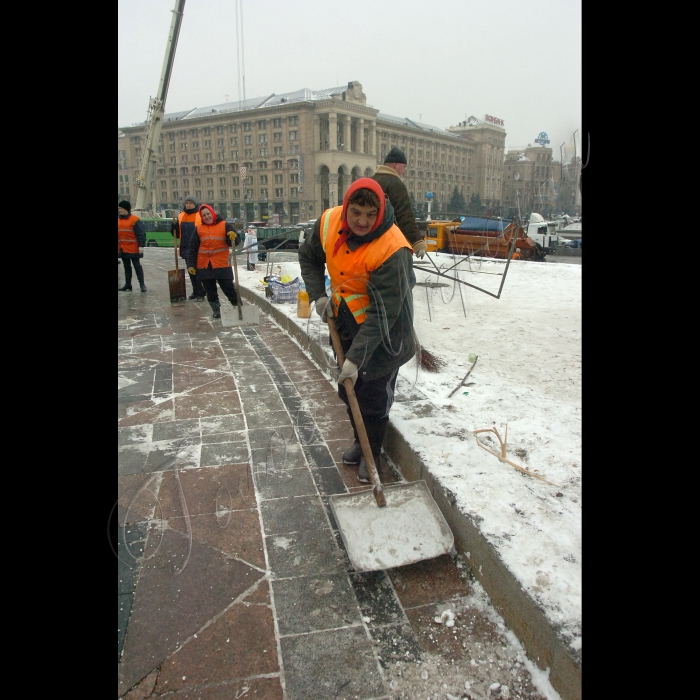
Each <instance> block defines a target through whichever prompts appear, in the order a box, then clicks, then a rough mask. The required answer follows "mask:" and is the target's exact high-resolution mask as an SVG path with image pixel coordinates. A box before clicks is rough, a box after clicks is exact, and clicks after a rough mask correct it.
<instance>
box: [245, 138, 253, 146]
mask: <svg viewBox="0 0 700 700" xmlns="http://www.w3.org/2000/svg"><path fill="white" fill-rule="evenodd" d="M243 140H244V142H245V145H246V146H252V145H253V137H252V136H244V137H243Z"/></svg>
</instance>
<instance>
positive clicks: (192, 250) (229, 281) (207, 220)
mask: <svg viewBox="0 0 700 700" xmlns="http://www.w3.org/2000/svg"><path fill="white" fill-rule="evenodd" d="M199 215H200V216H201V217H202V223H201V224H199V225H198V226H196V227H195V229H194V232H193V233H192V235H191V236H190V242H189V247H188V248H187V271H188V272H189V273H190V275H196V276H197V278H198V279H199V280H200V281H201V282H202V285H203V286H204V291H205V292H206V294H207V301H208V302H209V306H211V308H212V311H213V312H214V315H213V318H221V304H220V303H219V294H218V292H217V290H216V283H217V282H218V283H219V287H221V291H222V292H223V293H224V294H225V295H226V298H227V299H228V300H229V301H230V302H231V304H232V305H233V306H237V305H238V295H237V291H236V286H235V285H234V283H233V270H232V269H231V265H229V262H228V255H229V248H231V246H232V245H233V247H234V249H235V246H236V245H238V243H240V240H241V239H240V236H239V235H238V233H237V232H236V229H235V226H234V224H232V223H229V222H228V221H226V220H225V219H222V218H221V217H220V216H219V215H218V214H217V213H216V212H215V211H214V209H213V208H212V207H211V206H209V205H208V204H202V206H201V207H199Z"/></svg>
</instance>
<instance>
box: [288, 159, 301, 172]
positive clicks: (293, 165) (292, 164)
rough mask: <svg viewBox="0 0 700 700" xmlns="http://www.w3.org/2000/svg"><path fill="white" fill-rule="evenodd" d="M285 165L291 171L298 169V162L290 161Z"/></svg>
mask: <svg viewBox="0 0 700 700" xmlns="http://www.w3.org/2000/svg"><path fill="white" fill-rule="evenodd" d="M287 165H289V168H290V169H291V170H298V169H299V161H298V160H290V161H289V163H288V164H287Z"/></svg>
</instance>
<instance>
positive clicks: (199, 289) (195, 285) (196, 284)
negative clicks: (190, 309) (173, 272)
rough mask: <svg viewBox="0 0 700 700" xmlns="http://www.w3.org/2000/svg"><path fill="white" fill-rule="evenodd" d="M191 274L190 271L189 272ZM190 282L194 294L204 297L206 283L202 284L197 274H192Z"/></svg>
mask: <svg viewBox="0 0 700 700" xmlns="http://www.w3.org/2000/svg"><path fill="white" fill-rule="evenodd" d="M187 274H188V275H190V273H189V272H188V273H187ZM190 282H192V294H194V295H195V296H197V297H203V296H204V285H203V284H202V282H201V280H200V279H199V277H197V275H190Z"/></svg>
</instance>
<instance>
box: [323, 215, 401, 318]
mask: <svg viewBox="0 0 700 700" xmlns="http://www.w3.org/2000/svg"><path fill="white" fill-rule="evenodd" d="M342 213H343V207H342V206H341V207H333V209H327V210H326V211H325V212H324V213H323V216H322V217H321V245H322V246H323V250H324V251H325V252H326V267H327V268H328V274H329V275H330V278H331V287H332V289H333V294H332V295H331V301H332V303H333V306H334V307H335V312H336V315H337V312H338V308H339V306H340V302H341V300H342V299H345V303H346V304H347V306H348V308H349V309H350V311H352V315H353V316H354V318H355V321H357V323H363V322H364V321H365V319H366V318H367V313H366V312H367V309H368V308H369V305H370V296H369V294H368V293H367V283H368V282H369V278H370V274H371V273H372V272H374V270H376V269H377V268H378V267H379V266H380V265H381V264H382V263H384V262H385V261H386V260H387V259H388V258H389V257H391V256H392V255H393V254H394V253H395V252H396V251H397V250H399V249H401V248H408V249H409V250H410V251H411V252H413V248H412V247H411V245H410V244H409V242H408V241H407V240H406V237H405V236H404V235H403V233H401V229H400V228H399V227H398V226H397V225H396V224H392V226H391V228H389V229H388V230H387V231H386V232H385V233H383V234H382V235H381V236H380V237H379V238H375V239H374V240H372V241H370V242H369V243H367V244H365V245H361V246H360V247H359V248H358V249H357V250H355V251H352V250H350V248H348V245H347V243H345V242H344V243H343V244H342V245H341V246H340V248H338V252H337V253H336V254H335V255H333V248H334V247H335V242H336V241H337V240H338V237H339V235H340V233H339V232H340V227H341V224H342V222H341V218H340V217H341V214H342Z"/></svg>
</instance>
